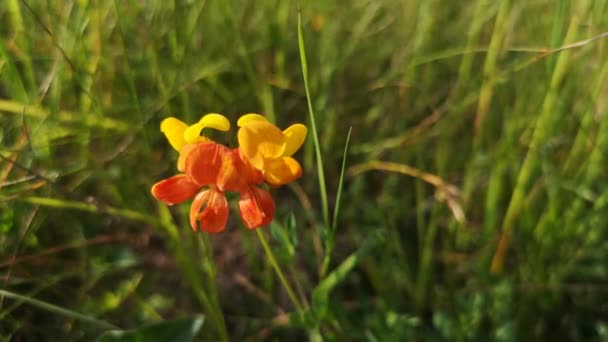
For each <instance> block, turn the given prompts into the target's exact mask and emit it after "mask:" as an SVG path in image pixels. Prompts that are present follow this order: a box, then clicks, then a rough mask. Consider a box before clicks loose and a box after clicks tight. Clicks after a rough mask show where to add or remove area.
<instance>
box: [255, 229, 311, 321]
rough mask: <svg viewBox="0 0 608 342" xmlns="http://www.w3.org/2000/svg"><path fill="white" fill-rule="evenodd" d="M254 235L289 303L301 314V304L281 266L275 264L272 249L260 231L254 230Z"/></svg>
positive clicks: (275, 259)
mask: <svg viewBox="0 0 608 342" xmlns="http://www.w3.org/2000/svg"><path fill="white" fill-rule="evenodd" d="M256 233H258V238H259V239H260V242H261V243H262V246H263V247H264V252H266V256H267V257H268V260H269V261H270V264H271V265H272V267H273V268H274V271H275V272H276V273H277V276H278V277H279V280H280V281H281V284H283V288H285V291H287V295H288V296H289V299H291V302H292V303H293V305H294V306H295V307H296V309H297V310H298V311H300V312H302V311H303V307H302V303H300V300H299V299H298V297H297V296H296V294H295V292H294V291H293V289H292V288H291V285H289V282H287V278H285V275H284V274H283V270H281V266H280V265H279V263H278V262H277V258H276V257H275V256H274V253H273V252H272V249H270V246H269V245H268V241H266V237H265V236H264V232H263V231H262V230H261V229H256Z"/></svg>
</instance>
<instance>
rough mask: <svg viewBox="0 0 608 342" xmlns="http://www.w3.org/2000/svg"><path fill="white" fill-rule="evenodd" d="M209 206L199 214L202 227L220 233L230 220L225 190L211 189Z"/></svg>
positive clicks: (209, 231)
mask: <svg viewBox="0 0 608 342" xmlns="http://www.w3.org/2000/svg"><path fill="white" fill-rule="evenodd" d="M209 191H210V195H209V200H208V201H207V208H205V210H203V212H202V213H201V214H200V215H199V219H200V221H201V229H202V230H204V231H206V232H208V233H219V232H221V231H223V230H224V228H226V223H227V222H228V201H227V200H226V196H225V195H224V193H223V192H220V191H215V190H209Z"/></svg>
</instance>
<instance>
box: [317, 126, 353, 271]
mask: <svg viewBox="0 0 608 342" xmlns="http://www.w3.org/2000/svg"><path fill="white" fill-rule="evenodd" d="M352 130H353V128H352V127H350V128H349V129H348V134H347V135H346V143H345V144H344V152H343V154H342V167H341V169H340V179H339V181H338V192H337V193H336V207H335V208H334V217H333V220H332V222H331V228H330V233H329V234H330V238H329V245H328V246H327V250H326V251H325V255H324V256H323V263H322V265H321V272H320V274H321V278H323V277H324V276H325V274H326V273H327V269H328V268H329V262H330V259H331V254H332V253H333V251H334V245H335V242H336V230H337V226H338V217H339V215H340V201H341V199H342V187H343V185H344V173H345V170H346V156H347V155H348V146H349V143H350V134H351V132H352Z"/></svg>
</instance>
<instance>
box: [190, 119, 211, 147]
mask: <svg viewBox="0 0 608 342" xmlns="http://www.w3.org/2000/svg"><path fill="white" fill-rule="evenodd" d="M203 128H204V126H203V124H201V123H200V122H199V123H196V124H194V125H191V126H188V128H186V130H185V131H184V141H185V142H186V143H188V144H193V143H196V142H200V141H208V140H209V139H207V138H205V137H202V136H201V131H202V130H203Z"/></svg>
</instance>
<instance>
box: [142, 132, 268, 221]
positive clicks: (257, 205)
mask: <svg viewBox="0 0 608 342" xmlns="http://www.w3.org/2000/svg"><path fill="white" fill-rule="evenodd" d="M180 160H182V161H183V163H182V165H183V171H184V173H182V174H178V175H176V176H173V177H170V178H167V179H165V180H162V181H160V182H158V183H156V184H154V186H153V187H152V195H154V197H156V199H158V200H160V201H162V202H165V203H167V204H169V205H172V204H178V203H182V202H184V201H186V200H188V199H191V198H194V201H193V202H192V206H191V208H190V225H191V226H192V229H194V230H195V231H196V230H197V229H198V228H199V226H198V224H197V221H198V222H200V229H202V230H203V231H206V232H209V233H218V232H221V231H223V230H224V228H225V227H226V223H227V221H228V201H227V200H226V195H225V192H226V191H234V192H238V193H239V194H240V199H239V211H240V214H241V218H242V219H243V222H244V223H245V226H247V228H249V229H254V228H258V227H261V226H264V225H267V224H268V223H270V222H271V221H272V219H273V217H274V212H275V204H274V200H273V199H272V196H271V195H270V194H269V193H268V192H267V191H266V190H263V189H261V188H258V187H256V186H255V185H256V184H260V183H262V182H263V177H262V175H261V174H260V172H259V171H258V170H256V169H254V168H252V167H251V166H250V164H249V163H248V161H247V160H245V159H243V158H241V156H240V154H239V152H238V150H231V149H229V148H227V147H226V146H223V145H220V144H217V143H215V142H211V141H203V142H198V143H195V144H187V145H184V146H183V147H182V148H181V151H180ZM201 190H202V191H201Z"/></svg>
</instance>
